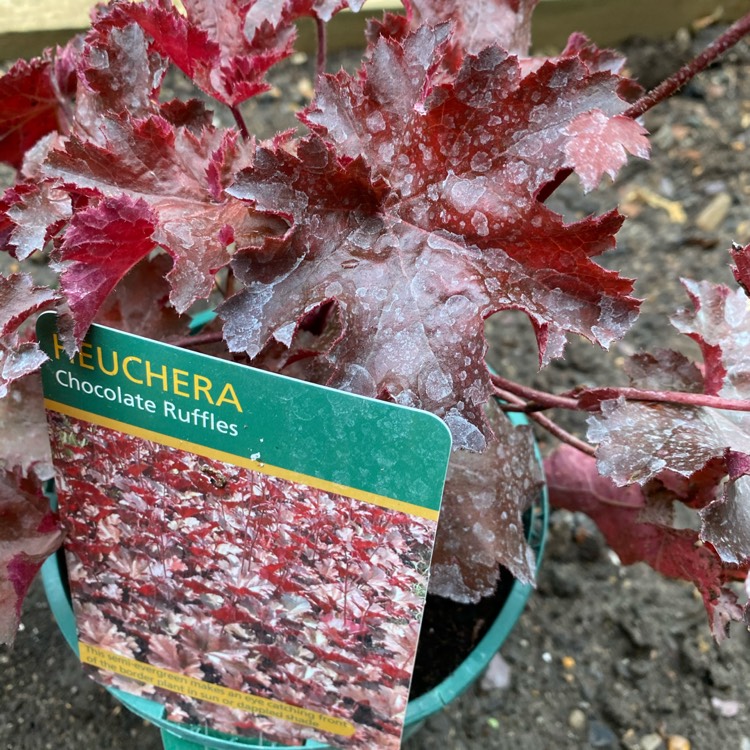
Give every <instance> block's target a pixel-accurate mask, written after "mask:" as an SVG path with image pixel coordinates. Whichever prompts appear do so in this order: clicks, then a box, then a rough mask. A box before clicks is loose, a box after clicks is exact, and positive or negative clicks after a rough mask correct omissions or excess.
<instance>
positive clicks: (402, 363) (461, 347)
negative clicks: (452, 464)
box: [220, 28, 638, 450]
mask: <svg viewBox="0 0 750 750" xmlns="http://www.w3.org/2000/svg"><path fill="white" fill-rule="evenodd" d="M445 32H446V29H445V28H439V29H434V30H432V29H422V30H420V31H419V32H417V33H416V34H415V35H413V36H411V37H409V38H408V40H407V41H406V43H405V44H404V46H403V47H402V46H401V45H399V44H396V43H394V42H392V41H388V40H384V39H381V40H380V41H379V42H378V44H377V45H376V46H375V49H374V50H373V52H372V55H371V57H370V59H369V61H368V62H367V63H366V65H365V69H364V71H363V73H362V74H361V75H360V76H359V77H357V78H351V77H349V76H347V75H346V74H344V73H340V74H339V75H338V76H336V77H328V78H327V79H326V80H325V81H323V82H321V85H320V95H319V97H318V99H316V100H315V102H314V104H313V106H312V107H311V109H310V110H309V111H308V112H307V113H306V115H305V118H304V119H305V121H306V122H307V124H308V125H309V127H310V128H311V129H312V130H313V131H314V132H315V133H316V135H313V136H311V137H310V138H308V139H307V140H304V141H302V142H301V143H300V145H299V148H298V150H297V153H296V154H291V153H289V152H288V151H287V150H285V149H283V148H276V149H260V150H259V151H258V153H257V155H256V162H255V164H254V166H253V167H252V168H250V169H248V170H245V171H244V172H242V173H241V174H240V176H239V178H238V180H237V182H236V184H235V185H234V186H233V187H232V188H231V189H230V191H229V192H230V193H231V194H232V195H234V196H237V197H240V198H244V199H246V200H248V201H250V202H251V203H252V204H254V205H255V207H256V208H258V209H260V210H262V211H267V212H269V213H273V214H276V215H278V216H280V217H283V218H285V219H287V220H289V221H290V222H292V224H293V226H292V228H291V229H290V231H289V232H288V233H287V235H286V237H285V238H284V240H283V241H281V242H279V241H276V240H274V241H271V242H269V243H268V244H267V247H266V249H265V251H264V252H262V253H260V254H257V253H254V254H253V255H249V254H247V255H245V256H244V257H241V258H238V260H237V263H236V265H235V269H236V271H237V273H238V275H239V277H240V278H242V279H243V280H245V281H246V283H247V288H246V290H245V291H243V292H242V293H240V294H239V295H238V296H237V297H235V298H234V299H232V300H230V301H229V302H228V303H227V304H226V305H224V307H223V308H222V311H221V312H220V314H221V315H222V317H223V318H224V319H225V321H226V325H225V334H226V339H227V341H228V343H229V345H230V348H232V349H233V350H236V351H242V350H244V351H246V352H247V353H248V355H249V356H251V357H252V356H255V354H257V353H258V352H259V351H260V350H261V348H262V347H263V346H264V345H265V343H266V342H267V341H268V340H269V339H270V338H272V337H274V338H276V339H278V340H280V341H282V343H285V344H289V342H290V341H291V338H292V336H293V334H294V330H295V327H296V325H297V320H298V319H300V318H301V317H302V316H303V315H305V314H306V313H307V312H308V311H309V310H311V309H313V308H314V307H316V306H319V305H321V304H323V303H324V302H326V301H328V300H336V302H337V303H338V305H339V311H340V314H341V316H342V319H343V322H344V336H343V337H342V340H341V341H340V342H339V344H338V345H337V346H336V347H334V348H333V350H332V351H331V352H330V354H328V355H327V356H328V358H329V360H330V361H331V363H332V365H333V369H334V374H333V377H332V379H331V381H330V384H331V385H334V386H340V384H341V383H343V382H345V381H347V380H348V379H350V376H351V373H352V372H353V371H355V370H356V371H357V372H359V373H367V374H368V377H366V378H359V379H358V380H359V382H360V383H361V386H360V392H363V393H367V395H371V396H380V395H390V396H391V397H392V398H394V399H396V400H397V401H399V402H400V403H404V404H409V405H412V406H418V407H421V408H424V409H428V410H430V411H433V412H435V413H437V414H438V415H440V416H442V417H443V418H445V419H446V421H447V422H448V423H449V425H450V426H451V427H452V429H453V434H454V442H455V444H456V446H457V447H469V448H471V449H474V450H481V449H482V448H483V447H484V444H485V438H484V436H485V435H486V436H488V435H489V432H488V431H487V430H486V426H485V424H484V418H483V412H482V409H483V404H484V403H485V402H486V400H487V398H488V396H489V393H490V391H491V386H490V382H489V376H488V373H487V370H486V368H485V367H484V365H483V364H482V362H483V358H484V352H485V347H486V344H485V340H484V333H483V324H484V319H485V318H487V317H489V316H490V315H492V314H493V313H494V312H497V311H498V310H503V309H513V308H515V309H522V310H524V311H525V312H526V313H527V314H528V315H529V317H530V318H531V319H532V322H533V323H534V325H535V328H536V331H537V336H538V339H539V342H540V349H541V357H542V360H543V361H544V362H546V361H548V360H549V358H551V357H552V356H556V355H559V354H560V353H561V352H562V348H563V346H564V342H565V331H566V330H569V331H574V332H576V333H579V334H581V335H584V336H586V337H587V338H589V339H591V340H594V341H598V342H599V343H601V344H603V345H604V346H607V345H608V344H609V343H610V342H611V341H612V340H613V339H615V338H617V337H619V336H620V335H622V334H623V333H624V332H625V331H626V330H627V328H628V327H629V326H630V324H631V323H632V322H633V320H634V319H635V316H636V310H637V307H638V303H637V301H636V300H634V299H633V298H632V297H630V296H629V292H630V291H631V289H632V285H631V282H630V281H629V280H627V279H622V278H620V277H619V276H617V274H615V273H612V272H610V271H606V270H604V269H602V268H601V267H600V266H597V265H596V264H594V263H593V262H592V261H591V260H590V258H591V256H593V255H596V254H598V253H600V252H603V251H604V250H606V249H607V248H609V247H611V246H612V245H613V242H614V239H613V236H614V233H615V232H616V231H617V229H618V228H619V226H620V223H621V218H620V217H619V216H617V215H616V214H612V213H611V214H607V215H605V216H602V217H598V218H593V217H592V218H589V219H586V220H584V221H581V222H578V223H575V224H570V225H566V224H565V223H564V222H563V221H562V219H561V218H560V217H559V216H558V215H557V214H555V213H554V212H552V211H551V210H549V209H548V208H546V207H545V206H543V205H541V204H540V203H539V202H538V201H537V200H536V199H535V195H536V192H537V190H539V189H540V188H541V187H542V186H543V185H544V184H545V183H546V182H547V181H548V180H549V179H551V178H552V177H553V176H554V175H555V174H556V173H557V171H558V170H559V169H560V168H561V167H563V166H565V165H566V157H565V154H564V145H565V143H566V141H567V136H565V134H564V132H563V131H564V123H565V122H566V121H567V122H570V121H572V120H573V119H574V118H575V117H576V116H577V115H578V114H580V113H582V112H588V111H590V110H591V109H597V110H602V111H604V110H605V109H606V110H609V111H610V113H611V114H615V113H617V112H619V111H621V109H622V108H623V106H624V103H623V102H622V101H621V100H620V99H619V98H618V97H617V95H616V93H615V88H616V82H617V79H616V77H614V76H611V75H609V74H602V73H598V74H596V75H595V76H590V75H589V73H588V71H587V70H586V68H585V66H584V65H583V64H582V63H580V62H579V61H577V60H574V59H571V60H565V61H563V62H562V63H560V64H559V65H557V66H556V65H551V64H550V65H548V66H543V68H542V69H541V70H540V71H539V72H538V73H535V74H533V75H529V76H526V77H525V78H521V76H520V72H519V69H518V63H517V61H516V60H515V59H514V58H511V57H507V56H506V55H505V54H504V53H502V52H500V51H499V50H497V49H489V50H486V51H485V52H483V53H481V54H480V55H479V56H478V57H476V58H474V57H471V58H467V60H466V62H465V64H464V66H463V68H462V69H461V71H459V73H458V74H457V76H456V79H455V81H452V82H450V83H446V82H445V78H444V77H441V78H440V80H441V81H443V83H442V84H441V85H440V86H438V87H437V88H434V89H433V87H432V78H431V76H432V75H433V73H434V71H435V69H436V66H437V64H438V61H439V59H440V49H441V45H442V43H443V41H444V38H445ZM534 100H536V101H534ZM458 123H460V124H461V125H460V127H459V126H458ZM324 139H328V141H329V142H330V143H327V142H326V140H324ZM331 144H332V145H331Z"/></svg>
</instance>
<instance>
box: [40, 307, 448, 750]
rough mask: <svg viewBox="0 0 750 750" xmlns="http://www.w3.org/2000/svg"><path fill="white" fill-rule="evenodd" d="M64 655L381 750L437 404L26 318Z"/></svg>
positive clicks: (241, 723)
mask: <svg viewBox="0 0 750 750" xmlns="http://www.w3.org/2000/svg"><path fill="white" fill-rule="evenodd" d="M38 337H39V341H40V344H41V346H42V348H43V350H44V351H45V353H46V354H47V355H48V357H49V360H48V361H47V363H46V364H45V365H44V367H43V370H42V377H43V381H44V392H45V404H46V408H47V413H48V417H49V425H50V436H51V443H52V451H53V457H54V462H55V467H56V486H57V493H58V498H59V503H60V511H61V514H62V517H63V519H64V524H65V527H66V531H67V541H66V557H67V562H68V572H69V578H70V587H71V593H72V598H73V605H74V609H75V613H76V619H77V625H78V634H79V646H80V656H81V660H82V662H83V663H84V665H85V669H86V670H87V671H88V672H89V673H90V674H91V676H93V677H94V679H96V680H97V681H99V682H101V683H103V684H105V685H107V686H110V687H114V688H118V689H120V690H124V691H126V692H128V693H133V694H136V695H140V696H143V697H146V698H149V699H152V700H154V701H157V702H160V703H163V704H164V706H165V711H166V714H165V715H166V717H167V718H169V719H171V720H173V721H175V722H180V723H185V724H192V725H197V726H199V727H200V728H201V730H205V731H209V732H228V733H231V734H235V735H242V736H249V737H263V738H264V739H269V740H272V741H274V742H284V743H287V744H291V745H298V744H301V743H303V742H304V741H305V740H307V739H313V740H319V741H323V742H326V743H328V744H330V745H332V746H336V747H344V748H361V749H362V750H365V749H368V750H371V749H372V748H379V749H380V748H384V749H388V748H398V747H399V743H400V736H401V731H402V726H403V721H404V715H405V712H406V705H407V701H408V695H409V682H410V679H411V672H412V668H413V664H414V658H415V654H416V647H417V640H418V636H419V627H420V620H421V616H422V611H423V608H424V604H425V597H426V592H427V583H428V574H429V567H430V557H431V553H432V546H433V543H434V538H435V531H436V527H437V518H438V512H439V509H440V501H441V497H442V490H443V483H444V480H445V473H446V468H447V464H448V456H449V453H450V434H449V431H448V429H447V428H446V426H445V424H444V423H443V422H442V421H441V420H439V419H438V418H437V417H435V416H433V415H431V414H429V413H426V412H423V411H418V410H414V409H409V408H405V407H402V406H398V405H395V404H391V403H386V402H384V401H376V400H373V399H368V398H364V397H361V396H357V395H353V394H350V393H344V392H341V391H336V390H332V389H330V388H325V387H322V386H319V385H313V384H309V383H305V382H302V381H299V380H294V379H291V378H287V377H283V376H280V375H276V374H271V373H268V372H264V371H261V370H257V369H254V368H252V367H247V366H243V365H238V364H235V363H233V362H228V361H225V360H221V359H216V358H213V357H210V356H206V355H204V354H199V353H196V352H192V351H188V350H186V349H181V348H177V347H173V346H169V345H167V344H163V343H158V342H156V341H151V340H148V339H144V338H141V337H139V336H134V335H131V334H127V333H123V332H120V331H115V330H112V329H109V328H105V327H102V326H97V325H94V326H92V327H91V330H90V332H89V334H88V336H87V337H86V339H85V341H84V342H83V343H82V344H81V347H80V349H79V351H78V353H77V354H76V355H75V356H74V357H73V358H72V359H71V358H69V357H68V355H67V354H66V353H65V351H64V349H63V346H62V344H61V342H60V338H59V335H58V333H57V329H56V318H55V316H54V315H53V314H51V313H50V314H45V315H42V316H41V317H40V319H39V324H38Z"/></svg>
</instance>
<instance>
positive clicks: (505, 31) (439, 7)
mask: <svg viewBox="0 0 750 750" xmlns="http://www.w3.org/2000/svg"><path fill="white" fill-rule="evenodd" d="M538 2H539V0H475V1H474V2H461V0H406V1H405V2H404V5H405V7H406V9H407V13H408V15H409V20H410V24H411V28H413V29H415V28H417V27H419V26H421V25H422V24H428V25H431V26H436V25H437V24H439V23H442V22H443V21H452V22H453V23H454V24H455V30H454V32H453V42H452V43H453V44H454V45H455V46H456V47H457V48H458V49H461V50H463V51H465V52H466V53H469V54H473V53H477V52H479V51H480V50H481V49H483V48H484V47H487V46H489V45H490V44H497V45H498V46H500V47H502V48H503V49H506V50H508V52H511V53H512V54H516V55H526V54H527V53H528V50H529V45H530V44H531V15H532V13H533V12H534V8H535V7H536V4H537V3H538Z"/></svg>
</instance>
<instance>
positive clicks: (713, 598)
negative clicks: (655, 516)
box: [544, 445, 747, 641]
mask: <svg viewBox="0 0 750 750" xmlns="http://www.w3.org/2000/svg"><path fill="white" fill-rule="evenodd" d="M544 468H545V473H546V475H547V482H548V487H549V491H550V501H551V503H552V504H553V505H554V506H556V507H559V508H565V509H567V510H570V511H580V512H583V513H586V514H587V515H588V516H590V517H591V518H592V519H593V520H594V521H595V522H596V524H597V526H598V527H599V528H600V529H601V531H602V533H603V534H604V536H605V538H606V540H607V543H608V544H609V545H610V546H611V547H612V549H613V550H614V551H615V552H616V553H617V555H618V556H619V558H620V559H621V560H622V562H623V563H624V564H626V565H631V564H632V563H635V562H646V563H648V564H649V565H650V566H651V567H652V568H653V569H654V570H656V571H657V572H659V573H661V574H662V575H665V576H668V577H670V578H680V579H683V580H686V581H691V582H692V583H693V584H694V585H695V586H696V588H697V589H698V591H699V592H700V594H701V596H702V598H703V602H704V604H705V606H706V610H707V612H708V616H709V621H710V625H711V631H712V633H713V635H714V637H715V638H716V639H717V640H718V641H721V640H723V639H724V638H725V637H726V635H727V632H728V628H729V623H730V621H732V620H741V619H742V616H743V612H742V608H741V607H740V606H739V604H738V603H737V597H736V595H735V594H734V592H732V591H731V589H729V588H728V587H727V585H726V584H727V583H728V582H730V581H732V580H736V579H737V578H740V579H742V578H744V577H745V575H746V574H747V568H746V567H745V568H743V569H741V570H738V569H737V568H735V567H734V566H728V565H726V564H725V563H723V562H722V560H721V558H720V557H719V556H718V555H717V554H716V552H714V551H713V550H712V549H711V547H709V546H707V545H704V546H701V545H700V544H699V539H698V533H697V532H695V531H692V530H690V529H674V528H670V527H668V526H664V525H660V524H654V523H643V522H642V520H641V514H642V512H643V510H644V509H645V508H646V505H647V501H646V496H645V494H644V491H643V489H641V488H640V487H638V486H637V485H630V486H627V487H618V486H616V485H615V484H614V483H613V482H612V481H611V480H610V479H608V478H606V477H602V476H600V475H599V473H598V472H597V467H596V464H595V461H594V459H593V458H591V457H589V456H586V455H585V454H583V453H581V452H579V451H577V450H575V448H571V447H569V446H565V445H563V446H561V447H560V448H558V450H557V451H555V453H554V454H553V455H552V456H550V457H549V458H548V459H547V460H546V461H545V464H544Z"/></svg>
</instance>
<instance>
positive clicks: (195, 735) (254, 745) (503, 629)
mask: <svg viewBox="0 0 750 750" xmlns="http://www.w3.org/2000/svg"><path fill="white" fill-rule="evenodd" d="M510 416H511V419H512V420H513V421H514V423H516V424H524V423H525V421H526V420H525V418H524V417H523V416H522V415H518V414H511V415H510ZM548 512H549V508H548V500H547V490H546V487H545V488H544V489H543V490H542V492H541V493H540V497H539V500H538V502H537V504H536V505H535V506H534V507H533V508H532V509H531V511H530V512H529V514H528V519H527V521H528V522H527V538H528V540H529V543H530V545H531V546H532V548H533V549H534V551H535V553H536V557H537V565H539V564H540V563H541V559H542V553H543V550H544V544H545V540H546V536H547V516H548ZM64 565H65V563H64V557H63V555H62V553H60V554H58V555H53V556H52V557H50V558H49V559H48V560H47V561H46V563H45V564H44V566H43V567H42V580H43V582H44V588H45V592H46V594H47V600H48V601H49V604H50V608H51V609H52V613H53V614H54V616H55V619H56V620H57V624H58V626H59V628H60V630H61V632H62V634H63V636H64V637H65V640H66V641H67V642H68V645H69V646H70V647H71V649H73V651H74V652H75V653H76V655H78V636H77V632H76V624H75V616H74V614H73V608H72V605H71V602H70V598H69V595H68V590H67V588H66V585H65V582H64V581H65V579H66V574H65V570H64ZM531 591H532V587H531V586H530V585H529V584H523V583H520V582H519V581H515V582H514V583H513V585H512V587H511V589H510V593H509V594H508V598H507V599H506V600H505V603H504V604H503V607H502V609H501V610H500V613H499V614H498V616H497V618H496V619H495V622H494V623H493V624H492V626H491V627H490V629H489V631H488V632H487V634H486V635H485V636H484V638H482V640H481V641H480V642H479V644H478V645H477V646H476V648H474V650H473V651H472V652H471V653H470V654H469V655H468V657H467V658H466V659H465V660H464V661H463V662H462V663H461V664H460V665H459V667H458V668H457V669H456V670H455V671H454V672H453V673H452V674H450V675H449V676H448V677H446V678H445V680H443V681H442V682H441V683H440V684H438V685H436V686H435V687H434V688H432V690H430V691H429V692H427V693H425V694H423V695H421V696H420V697H419V698H415V699H414V700H411V701H409V705H408V708H407V711H406V722H405V728H404V739H406V738H407V737H410V736H411V735H413V734H414V733H415V732H416V731H417V730H418V729H419V728H420V727H421V726H422V724H423V723H424V722H425V720H426V719H427V718H428V717H429V716H432V714H435V713H437V712H438V711H440V710H442V709H443V708H444V707H445V706H447V705H448V704H449V703H451V702H452V701H454V700H455V699H456V698H458V697H459V696H460V695H461V694H462V693H463V692H464V691H465V690H466V689H467V688H468V687H469V686H470V685H471V684H472V683H474V682H475V681H476V680H477V679H478V678H479V677H480V676H481V674H482V673H483V672H484V670H485V669H486V667H487V665H488V664H489V661H490V659H492V657H493V656H494V655H495V654H496V653H497V651H498V650H499V649H500V647H501V646H502V644H503V643H504V641H505V639H506V638H507V637H508V635H509V634H510V632H511V630H512V629H513V627H514V625H515V624H516V622H517V621H518V618H519V617H520V616H521V613H522V612H523V610H524V607H525V606H526V601H527V600H528V598H529V595H530V594H531ZM107 690H109V692H110V693H111V694H112V695H113V696H114V697H115V698H116V699H117V700H118V701H120V702H121V703H122V704H123V705H124V706H126V707H127V708H128V709H129V710H130V711H132V712H133V713H134V714H136V715H137V716H140V717H141V718H143V719H146V720H148V721H150V722H151V723H152V724H155V725H156V726H157V727H159V729H160V730H161V733H162V740H163V743H164V750H206V749H208V748H212V749H213V750H240V749H241V750H262V748H269V747H276V748H284V747H287V746H286V745H280V744H278V743H273V742H268V741H263V740H262V739H261V740H258V739H248V738H245V737H232V736H228V735H225V734H218V733H212V732H207V731H206V730H199V729H195V728H191V727H190V726H189V725H186V724H178V723H175V722H172V721H169V720H168V719H165V718H164V706H162V704H160V703H157V702H156V701H152V700H149V699H147V698H141V697H139V696H135V695H130V694H129V693H125V692H123V691H121V690H118V689H117V688H113V687H108V688H107ZM303 747H305V748H308V750H313V749H314V750H330V746H329V745H324V744H321V743H319V742H312V741H309V740H308V742H307V743H305V745H304V746H303ZM290 750H291V749H290Z"/></svg>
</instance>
